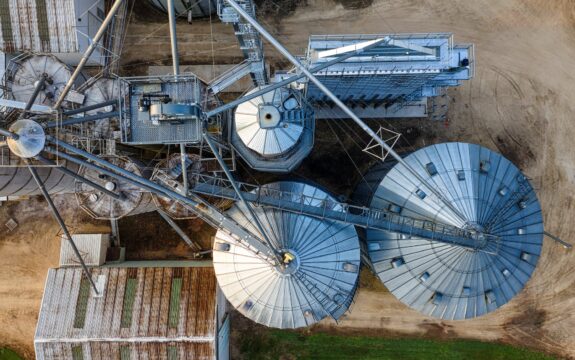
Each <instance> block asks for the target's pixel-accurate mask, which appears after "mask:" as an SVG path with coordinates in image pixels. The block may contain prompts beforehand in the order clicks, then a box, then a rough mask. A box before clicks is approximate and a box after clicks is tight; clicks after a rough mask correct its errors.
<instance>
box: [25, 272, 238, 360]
mask: <svg viewBox="0 0 575 360" xmlns="http://www.w3.org/2000/svg"><path fill="white" fill-rule="evenodd" d="M136 264H137V263H136ZM136 264H134V263H130V264H129V265H128V264H126V265H128V266H129V267H119V266H114V267H100V268H94V269H92V270H91V272H92V275H93V277H94V278H95V280H96V283H97V286H98V289H99V295H95V293H94V291H93V290H92V289H91V288H90V284H89V281H88V280H87V279H86V278H85V277H84V276H83V275H82V270H81V269H80V268H60V269H50V270H49V271H48V277H47V279H46V286H45V290H44V296H43V299H42V305H41V308H40V315H39V318H38V325H37V328H36V335H35V338H34V348H35V351H36V358H37V359H40V360H42V359H45V360H49V359H134V358H146V359H170V360H171V359H198V360H212V359H227V358H228V334H229V320H228V318H227V317H226V312H225V299H224V298H223V297H222V296H221V295H219V294H220V293H219V290H218V287H217V285H216V278H215V276H214V270H213V268H212V267H211V266H210V264H209V263H208V264H205V265H204V266H203V267H187V266H188V264H187V263H186V262H182V263H181V264H179V262H167V263H164V264H161V265H159V266H161V267H149V266H150V264H146V265H147V266H145V267H138V266H137V265H136ZM120 266H121V265H120ZM151 266H154V265H153V264H152V265H151ZM180 266H183V267H180Z"/></svg>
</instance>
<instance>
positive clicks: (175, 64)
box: [168, 0, 180, 80]
mask: <svg viewBox="0 0 575 360" xmlns="http://www.w3.org/2000/svg"><path fill="white" fill-rule="evenodd" d="M168 18H169V21H170V41H171V45H172V64H173V67H174V75H175V77H176V80H177V79H178V75H180V60H179V58H178V35H177V33H176V11H175V10H174V0H168Z"/></svg>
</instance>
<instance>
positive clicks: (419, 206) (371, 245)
mask: <svg viewBox="0 0 575 360" xmlns="http://www.w3.org/2000/svg"><path fill="white" fill-rule="evenodd" d="M405 161H406V162H407V163H408V164H409V165H411V167H413V168H414V169H416V170H417V171H418V172H419V174H420V175H421V176H423V177H424V178H425V179H426V180H427V183H428V184H431V185H432V186H434V187H435V188H436V189H437V190H439V191H440V192H441V194H442V195H443V197H444V198H446V199H447V200H448V201H449V202H451V204H453V206H454V207H455V208H456V209H457V210H458V211H459V212H460V213H461V214H463V215H464V216H465V220H466V222H464V223H462V222H461V221H460V220H458V219H457V217H455V216H454V214H453V211H452V210H451V209H449V208H448V207H446V206H444V205H443V203H442V202H440V201H439V199H437V197H436V196H434V195H433V194H432V192H431V191H429V190H428V189H427V187H426V185H424V184H421V183H420V182H419V181H418V180H417V179H415V178H414V177H413V176H411V175H410V173H409V172H408V171H407V170H406V169H405V167H404V166H403V165H401V164H398V165H396V166H395V167H394V168H393V169H391V170H390V171H389V172H388V173H387V175H385V177H384V178H383V180H382V181H381V182H380V183H379V185H378V186H377V188H376V189H374V196H373V198H372V200H371V207H374V208H379V209H385V210H389V211H393V212H396V213H397V212H398V213H400V214H402V215H405V216H409V217H412V218H418V219H426V220H429V221H430V224H431V223H432V222H439V223H445V224H449V225H455V226H459V227H464V228H467V229H472V230H473V231H476V232H477V233H480V234H481V233H483V234H487V235H486V237H485V241H484V242H483V243H481V244H479V246H478V247H477V248H476V249H470V248H465V247H462V246H458V245H452V244H446V243H441V242H437V241H433V240H430V239H423V238H415V237H410V236H407V235H402V234H398V233H394V232H389V231H374V230H368V231H367V241H368V251H369V256H370V259H371V261H372V264H373V267H374V269H375V271H376V272H377V274H378V276H379V278H380V279H381V281H382V282H383V283H384V284H385V286H386V287H387V288H388V289H389V290H390V291H391V292H392V293H393V294H394V295H395V296H396V297H397V298H398V299H399V300H401V301H402V302H403V303H405V304H407V305H409V306H410V307H412V308H414V309H416V310H419V311H420V312H422V313H424V314H427V315H430V316H433V317H437V318H443V319H467V318H473V317H477V316H480V315H483V314H486V313H488V312H491V311H493V310H495V309H497V308H498V307H500V306H502V305H503V304H505V303H507V302H508V301H509V300H511V299H512V298H513V297H514V296H515V295H516V294H517V293H518V292H520V291H521V289H522V288H523V287H524V286H525V284H526V282H527V281H528V280H529V278H530V276H531V274H532V272H533V270H534V269H535V266H536V264H537V260H538V259H539V255H540V252H541V246H542V240H543V218H542V215H541V207H540V205H539V201H538V199H537V196H536V194H535V192H534V190H533V188H532V187H531V185H530V184H529V181H528V179H527V178H526V177H525V176H524V175H523V174H522V173H521V171H520V170H519V169H518V168H517V167H516V166H515V165H513V164H512V163H511V162H510V161H509V160H507V159H505V158H504V157H503V156H501V155H500V154H497V153H495V152H493V151H491V150H489V149H487V148H484V147H481V146H478V145H472V144H465V143H447V144H438V145H433V146H429V147H426V148H423V149H421V150H418V151H416V152H414V153H412V154H411V155H409V156H407V157H406V158H405Z"/></svg>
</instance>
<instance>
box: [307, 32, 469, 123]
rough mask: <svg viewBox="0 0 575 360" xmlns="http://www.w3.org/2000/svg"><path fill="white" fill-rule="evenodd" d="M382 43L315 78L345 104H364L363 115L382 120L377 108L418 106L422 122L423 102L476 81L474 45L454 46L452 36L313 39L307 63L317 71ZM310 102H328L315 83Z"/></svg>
mask: <svg viewBox="0 0 575 360" xmlns="http://www.w3.org/2000/svg"><path fill="white" fill-rule="evenodd" d="M383 38H384V39H386V41H385V42H382V43H380V44H378V45H377V46H375V47H373V48H370V49H367V50H365V51H361V52H360V53H359V54H357V56H353V57H351V58H349V59H346V60H344V61H342V62H340V63H337V64H334V65H331V66H329V67H327V68H325V69H322V70H320V71H318V72H317V73H316V76H317V77H318V79H320V80H321V81H322V82H323V84H324V85H325V86H327V87H328V88H329V89H330V90H331V91H332V92H333V93H334V94H335V95H336V96H337V97H338V98H339V99H340V100H342V101H344V102H346V103H347V104H349V105H361V109H360V116H363V113H365V114H366V115H369V116H370V117H377V116H378V115H377V113H381V111H374V110H373V109H374V108H379V107H384V108H389V107H390V106H392V105H394V104H398V103H400V104H403V105H402V106H400V107H397V106H396V108H395V111H396V112H398V111H400V110H402V109H403V107H404V106H405V105H411V104H413V105H414V106H415V109H420V112H421V114H420V115H419V116H420V117H423V116H425V115H426V113H425V110H426V108H425V107H421V106H418V103H419V102H420V101H421V100H422V99H425V98H427V97H434V96H437V95H440V94H442V90H443V89H445V88H447V87H450V86H457V85H459V84H461V82H462V81H463V80H469V79H470V78H472V77H473V73H474V52H473V46H472V45H454V44H453V35H452V34H450V33H435V34H434V33H428V34H389V35H363V34H362V35H313V36H311V37H310V39H309V45H308V50H307V55H306V64H307V66H308V67H310V68H313V67H316V66H318V65H321V64H324V63H326V62H328V61H331V60H333V59H335V58H336V57H337V56H341V54H343V53H345V52H346V51H350V49H353V47H354V46H356V45H358V44H360V43H362V42H366V41H373V40H376V39H383ZM307 97H308V99H309V100H310V101H313V102H325V101H327V100H328V99H327V97H325V95H324V94H323V92H322V91H321V90H320V89H319V88H318V87H317V86H316V85H315V84H313V83H311V82H310V83H308V84H307ZM362 109H363V110H362ZM408 109H409V108H408ZM409 110H410V111H408V112H405V111H404V112H405V114H406V115H404V116H414V115H416V114H417V112H413V109H409ZM336 112H337V111H336ZM386 115H387V116H390V117H391V116H393V117H396V116H397V115H392V114H386ZM380 116H381V115H380ZM336 117H337V115H336Z"/></svg>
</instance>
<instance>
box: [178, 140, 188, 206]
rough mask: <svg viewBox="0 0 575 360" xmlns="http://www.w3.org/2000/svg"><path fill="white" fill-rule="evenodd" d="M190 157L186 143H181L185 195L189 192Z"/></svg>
mask: <svg viewBox="0 0 575 360" xmlns="http://www.w3.org/2000/svg"><path fill="white" fill-rule="evenodd" d="M187 158H188V154H186V145H184V144H180V163H181V166H182V179H183V182H184V184H183V185H184V190H183V193H184V195H187V194H188V190H189V184H188V171H187V164H186V160H187Z"/></svg>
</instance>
